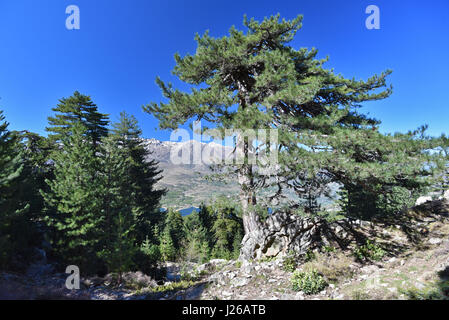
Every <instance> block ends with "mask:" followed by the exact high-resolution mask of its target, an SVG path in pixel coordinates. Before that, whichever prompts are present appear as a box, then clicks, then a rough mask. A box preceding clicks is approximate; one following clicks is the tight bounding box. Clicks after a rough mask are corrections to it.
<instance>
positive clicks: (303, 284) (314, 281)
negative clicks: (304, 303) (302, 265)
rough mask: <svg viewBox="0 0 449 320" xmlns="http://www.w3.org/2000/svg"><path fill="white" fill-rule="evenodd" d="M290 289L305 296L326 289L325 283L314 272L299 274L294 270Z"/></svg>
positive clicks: (299, 272)
mask: <svg viewBox="0 0 449 320" xmlns="http://www.w3.org/2000/svg"><path fill="white" fill-rule="evenodd" d="M291 284H292V289H293V290H295V291H302V292H304V293H305V294H317V293H319V292H321V291H322V290H323V289H324V288H326V287H327V282H326V280H324V278H323V277H322V276H321V275H320V274H318V272H317V271H316V270H311V271H308V272H301V271H299V270H296V271H295V272H294V273H293V275H292V278H291Z"/></svg>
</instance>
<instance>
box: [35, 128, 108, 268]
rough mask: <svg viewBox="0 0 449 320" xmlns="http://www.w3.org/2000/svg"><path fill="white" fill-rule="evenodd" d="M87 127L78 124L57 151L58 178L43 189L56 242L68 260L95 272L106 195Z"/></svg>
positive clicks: (48, 220)
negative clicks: (45, 189) (47, 188)
mask: <svg viewBox="0 0 449 320" xmlns="http://www.w3.org/2000/svg"><path fill="white" fill-rule="evenodd" d="M86 133H87V129H86V127H85V126H84V125H82V124H81V123H75V125H74V126H73V127H72V128H71V134H70V135H69V136H65V137H64V138H63V140H62V143H63V145H62V148H60V149H59V150H58V151H57V152H54V153H53V156H52V157H53V160H54V162H55V167H54V179H53V180H49V179H47V180H46V182H47V184H48V186H49V191H48V192H42V196H43V197H44V199H45V203H46V205H47V208H48V209H47V212H48V215H47V216H46V219H45V220H46V222H47V224H48V226H49V228H51V230H52V238H53V239H52V242H53V247H54V248H55V250H56V252H57V253H58V254H59V255H60V257H61V259H62V260H63V261H64V262H65V263H70V264H75V265H78V266H79V267H80V268H81V269H83V270H86V271H85V272H86V273H88V272H94V271H96V270H92V269H95V268H96V266H95V263H94V261H95V257H96V249H97V248H98V245H99V242H100V239H101V237H102V232H101V228H100V226H101V224H102V223H103V219H104V215H103V213H102V206H103V198H102V188H101V184H100V187H99V185H97V183H98V182H99V181H100V180H99V179H98V172H97V168H98V167H99V163H100V162H99V159H98V158H97V157H96V155H95V151H94V148H93V146H92V144H90V143H86Z"/></svg>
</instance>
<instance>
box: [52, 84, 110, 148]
mask: <svg viewBox="0 0 449 320" xmlns="http://www.w3.org/2000/svg"><path fill="white" fill-rule="evenodd" d="M52 110H53V111H54V112H55V113H56V114H55V116H53V117H48V122H49V126H48V127H47V128H46V130H47V131H48V132H49V133H50V134H49V135H48V138H49V139H50V141H51V142H53V143H54V142H58V143H60V142H61V141H62V139H63V138H64V137H65V136H66V135H67V134H68V133H70V132H71V127H72V126H73V125H74V124H75V123H77V122H80V123H81V124H83V125H84V126H85V127H86V133H87V136H88V137H90V139H91V141H92V143H93V144H94V147H96V146H97V145H98V143H99V142H100V140H101V138H102V137H105V136H107V134H108V129H107V125H108V123H109V121H108V115H106V114H103V113H100V112H98V108H97V106H96V105H95V104H94V103H93V102H92V100H91V98H90V97H89V96H86V95H83V94H81V93H79V92H78V91H75V92H74V94H73V95H72V96H71V97H69V98H62V99H61V100H59V104H58V105H57V106H56V107H55V108H52Z"/></svg>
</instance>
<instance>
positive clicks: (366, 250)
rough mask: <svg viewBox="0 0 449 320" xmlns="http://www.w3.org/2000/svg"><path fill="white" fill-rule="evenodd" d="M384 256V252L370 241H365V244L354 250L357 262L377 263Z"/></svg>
mask: <svg viewBox="0 0 449 320" xmlns="http://www.w3.org/2000/svg"><path fill="white" fill-rule="evenodd" d="M385 254H386V252H385V251H384V250H383V249H382V248H381V247H380V246H379V245H377V244H376V243H374V242H371V241H370V240H367V241H366V244H364V245H362V246H358V247H356V248H355V249H354V256H355V257H356V258H357V259H359V260H375V261H379V260H382V258H383V257H384V256H385Z"/></svg>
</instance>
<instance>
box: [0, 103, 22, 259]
mask: <svg viewBox="0 0 449 320" xmlns="http://www.w3.org/2000/svg"><path fill="white" fill-rule="evenodd" d="M4 120H5V117H4V116H3V111H1V110H0V268H8V267H11V264H12V258H13V256H14V254H16V255H17V252H16V251H17V250H20V249H23V248H21V247H20V237H21V236H23V234H22V232H24V231H26V230H20V229H21V227H22V226H23V225H24V222H25V223H26V220H24V215H25V214H26V212H27V211H28V209H29V204H28V203H27V202H26V201H24V199H23V198H22V197H20V196H19V195H18V194H17V191H18V189H19V186H20V183H21V178H23V176H22V171H23V159H22V152H21V150H20V145H19V138H18V135H17V133H14V132H11V131H9V130H8V123H7V122H6V121H4Z"/></svg>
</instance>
